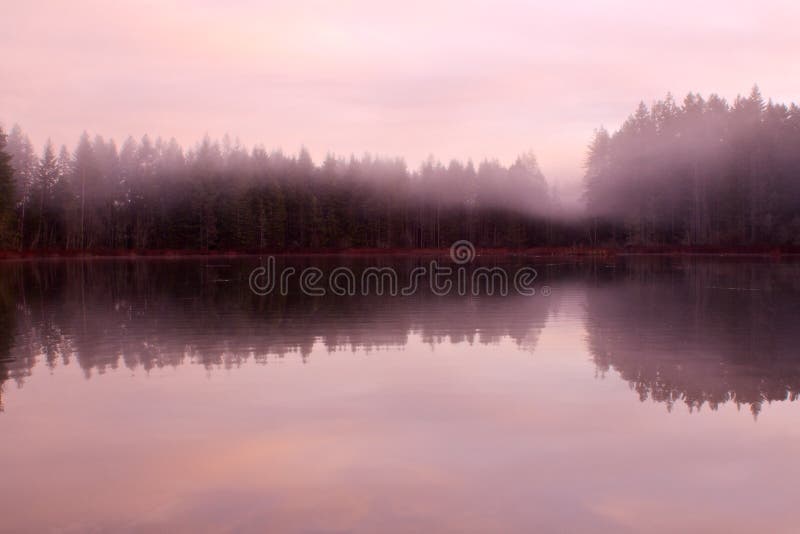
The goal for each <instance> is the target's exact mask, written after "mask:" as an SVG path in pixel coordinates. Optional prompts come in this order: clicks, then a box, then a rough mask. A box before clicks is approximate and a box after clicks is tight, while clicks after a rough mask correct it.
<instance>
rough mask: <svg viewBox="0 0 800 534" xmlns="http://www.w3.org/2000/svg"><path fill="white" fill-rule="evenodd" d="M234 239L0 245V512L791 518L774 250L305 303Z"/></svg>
mask: <svg viewBox="0 0 800 534" xmlns="http://www.w3.org/2000/svg"><path fill="white" fill-rule="evenodd" d="M286 261H288V262H298V263H300V264H310V263H312V262H316V263H319V262H323V263H325V262H328V263H329V264H330V265H337V264H341V263H342V262H349V264H352V265H353V266H354V268H356V269H357V268H360V267H363V266H364V265H367V264H380V265H392V266H395V267H398V268H399V269H405V270H408V269H410V268H411V267H413V265H414V264H415V261H416V260H412V259H403V260H398V259H390V258H358V259H350V260H345V259H342V258H327V259H325V258H316V259H294V260H286ZM258 262H259V260H258V259H256V258H252V259H227V258H225V259H219V258H215V259H209V260H175V259H172V260H165V259H158V260H93V261H76V260H70V261H55V260H54V261H35V262H6V263H2V264H0V381H2V393H0V402H1V403H2V409H3V412H2V413H0V436H2V439H0V517H2V518H3V519H2V521H1V522H0V530H2V531H8V532H42V531H48V530H50V531H58V532H92V531H107V530H113V531H122V532H142V531H144V532H149V531H170V532H205V531H208V532H251V531H252V532H263V531H274V532H500V531H505V532H514V531H516V532H532V531H537V530H559V531H592V532H625V531H631V532H638V531H643V530H645V531H662V532H667V531H673V530H683V531H696V532H702V531H708V530H717V531H720V530H726V531H729V532H752V531H754V530H757V529H758V530H768V531H772V532H796V531H797V529H798V528H800V525H798V522H799V521H798V516H797V512H796V504H795V495H796V481H797V480H798V477H800V460H798V458H797V451H798V450H799V449H800V403H797V402H794V401H795V400H796V399H797V395H798V392H800V355H798V351H797V346H798V342H800V330H799V329H798V328H797V325H798V319H800V277H799V276H798V275H800V264H797V263H791V262H781V263H777V262H770V261H766V260H709V259H683V260H677V259H664V258H640V259H620V260H616V261H610V262H591V263H587V262H582V263H576V262H568V261H553V260H546V261H545V260H536V261H523V260H508V263H509V265H507V266H506V267H509V268H510V267H513V266H514V265H517V264H520V265H521V264H527V265H534V266H535V267H536V268H537V270H538V271H539V274H540V281H541V283H546V284H547V285H548V286H549V287H550V288H552V293H551V294H550V295H549V296H543V295H541V294H537V295H536V296H534V297H522V296H519V295H517V296H512V295H509V296H507V297H501V296H497V295H495V296H486V295H483V296H478V297H472V296H471V297H458V296H451V297H436V296H434V295H432V294H430V293H427V292H420V293H419V294H417V295H414V296H412V297H389V296H383V297H381V296H376V295H372V296H358V297H334V296H327V297H323V298H313V297H307V296H303V295H301V294H298V293H296V292H295V293H292V294H290V295H288V296H280V295H270V296H267V297H259V296H257V295H254V294H253V293H252V292H251V291H250V289H249V287H248V283H247V277H248V274H249V272H250V271H251V270H252V269H253V267H255V266H256V265H258Z"/></svg>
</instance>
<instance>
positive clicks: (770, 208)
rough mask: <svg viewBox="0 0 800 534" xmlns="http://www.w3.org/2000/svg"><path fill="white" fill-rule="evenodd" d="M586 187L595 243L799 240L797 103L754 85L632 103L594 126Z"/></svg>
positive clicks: (790, 242)
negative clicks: (604, 124) (630, 110)
mask: <svg viewBox="0 0 800 534" xmlns="http://www.w3.org/2000/svg"><path fill="white" fill-rule="evenodd" d="M585 188H586V189H585V190H586V196H585V199H586V205H587V214H588V216H589V218H590V220H589V223H588V235H589V240H590V242H591V243H593V244H594V243H616V244H629V243H630V244H681V245H723V246H725V245H734V246H742V245H745V246H746V245H759V244H774V245H797V244H800V108H799V107H798V106H797V105H796V104H792V105H791V106H786V105H783V104H775V103H773V102H772V101H769V102H764V99H763V98H762V96H761V94H760V92H759V90H758V88H757V87H754V88H753V90H752V92H751V93H750V95H749V96H748V97H746V98H745V97H738V98H737V99H736V100H735V102H734V103H733V105H732V106H731V105H729V104H728V103H727V102H726V101H725V100H723V99H722V98H720V97H719V96H716V95H711V96H710V97H708V99H704V98H702V97H701V96H700V95H697V94H689V95H688V96H687V97H686V98H685V99H684V100H683V103H682V104H681V105H678V104H676V102H675V101H674V100H673V98H672V97H671V96H669V95H668V96H667V98H666V99H664V100H662V101H659V102H656V103H655V104H653V105H652V106H651V107H650V108H648V107H647V106H645V105H644V104H640V106H639V108H638V109H637V110H636V112H635V113H634V114H633V115H632V116H631V117H630V118H628V120H627V121H626V122H625V123H624V124H623V125H622V127H621V128H620V129H619V130H618V131H616V132H614V133H613V134H609V133H608V132H607V131H606V130H603V129H600V130H599V131H597V132H596V135H595V138H594V141H593V142H592V144H591V146H590V149H589V155H588V161H587V172H586V176H585Z"/></svg>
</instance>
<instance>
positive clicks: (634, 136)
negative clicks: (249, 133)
mask: <svg viewBox="0 0 800 534" xmlns="http://www.w3.org/2000/svg"><path fill="white" fill-rule="evenodd" d="M0 142H2V143H3V144H2V145H0V247H2V248H11V247H15V248H20V249H23V250H54V249H69V250H97V249H123V250H126V249H127V250H144V249H194V250H203V251H207V250H208V251H210V250H299V249H304V250H308V249H342V248H433V247H436V248H438V247H447V246H449V244H450V243H451V242H453V241H455V240H459V239H469V240H471V241H472V242H473V243H475V244H476V245H478V246H485V247H511V248H516V247H531V246H541V245H570V246H572V245H610V246H624V245H648V246H649V245H668V246H676V245H677V246H709V245H711V246H751V245H759V246H763V245H767V246H783V245H794V246H797V245H800V108H798V106H797V105H796V104H792V105H790V106H786V105H783V104H775V103H773V102H772V101H768V102H765V101H764V98H763V97H762V96H761V93H760V92H759V91H758V88H753V90H752V92H751V93H750V95H749V96H747V97H738V98H737V99H736V100H735V102H734V103H733V105H729V104H728V103H727V102H726V101H725V100H723V99H722V98H720V97H718V96H716V95H711V96H710V97H708V98H707V99H705V98H703V97H701V96H700V95H697V94H689V95H687V96H686V98H684V100H683V102H682V103H680V104H678V103H676V102H675V100H674V99H673V98H672V96H670V95H667V97H666V98H665V99H664V100H661V101H658V102H655V103H654V104H653V105H651V106H650V107H648V106H646V105H645V104H644V103H642V104H640V105H639V106H638V108H637V109H636V111H635V112H634V113H633V114H632V115H631V116H630V117H629V118H628V119H627V120H626V121H625V123H624V124H623V125H622V126H621V127H620V128H619V130H617V131H615V132H613V133H610V132H608V131H607V130H605V129H602V128H601V129H599V130H598V131H597V132H596V133H595V137H594V140H593V141H592V143H591V145H590V146H589V150H588V155H587V160H586V174H585V176H584V191H585V196H584V199H585V204H586V211H585V213H584V214H581V215H575V214H573V216H572V217H571V218H570V219H567V218H566V217H565V215H564V213H562V211H561V209H560V208H559V203H558V199H557V198H556V196H555V195H554V194H552V193H551V190H550V188H549V187H548V184H547V180H546V179H545V177H544V175H543V174H542V172H541V170H540V168H539V165H538V163H537V160H536V158H535V156H534V155H533V154H532V153H526V154H522V155H521V156H519V158H517V160H516V161H515V162H513V163H512V164H511V165H510V166H504V165H502V164H500V163H499V162H498V161H496V160H486V161H483V162H481V163H480V164H478V165H477V167H476V166H475V165H473V163H472V162H467V163H463V162H459V161H452V162H450V163H449V164H447V165H443V164H442V163H440V162H438V161H436V160H434V159H433V158H429V159H428V160H427V161H425V162H424V163H423V164H422V165H421V166H420V167H419V168H418V169H417V170H409V169H408V168H407V166H406V164H405V162H404V161H403V160H401V159H390V158H375V157H372V156H370V155H365V156H363V157H361V158H356V157H352V156H351V157H350V158H349V159H346V158H340V157H336V156H333V155H329V156H327V157H326V158H325V159H324V160H323V161H322V162H321V163H319V164H317V163H315V162H314V161H312V158H311V156H310V155H309V153H308V151H306V150H305V149H303V150H301V151H300V152H299V153H298V154H297V155H286V154H283V153H282V152H280V151H273V152H267V151H266V150H265V149H263V148H261V147H255V148H253V149H251V150H248V149H246V148H244V147H243V146H241V145H240V144H239V143H238V141H232V140H231V139H230V138H229V137H227V136H226V137H225V138H224V139H223V141H222V142H217V141H214V140H212V139H210V138H209V137H206V138H204V139H203V140H202V141H201V142H200V143H198V144H197V145H196V146H195V147H193V148H192V149H190V150H184V149H183V148H182V147H181V146H180V145H179V144H178V143H177V142H176V141H175V140H170V141H164V140H163V139H161V138H158V139H155V140H153V139H151V138H150V137H148V136H144V137H143V138H142V139H141V140H139V141H136V140H134V139H132V138H128V139H126V140H125V141H124V142H123V143H122V145H120V146H117V144H116V143H115V142H114V141H113V140H107V139H104V138H103V137H101V136H95V137H91V136H90V135H89V134H88V133H84V134H83V135H82V136H81V137H80V139H79V141H78V144H77V146H76V148H75V149H74V150H73V151H72V152H70V151H69V150H67V148H65V147H62V148H61V150H60V151H59V152H58V155H56V150H55V148H54V147H53V146H52V144H51V143H50V142H49V141H48V143H47V145H46V146H45V147H44V149H43V150H42V152H41V156H37V155H36V151H35V150H34V148H33V145H32V144H31V142H30V140H29V139H28V137H27V136H26V135H25V134H24V133H23V132H22V130H21V129H20V128H19V127H18V126H15V127H14V128H13V129H12V130H11V133H10V135H9V136H8V142H7V146H5V145H6V143H5V137H3V138H2V140H0ZM9 158H10V165H11V166H10V167H9ZM12 167H13V170H12Z"/></svg>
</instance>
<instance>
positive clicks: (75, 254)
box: [0, 246, 800, 261]
mask: <svg viewBox="0 0 800 534" xmlns="http://www.w3.org/2000/svg"><path fill="white" fill-rule="evenodd" d="M476 252H477V256H484V257H503V256H508V257H511V256H517V257H518V256H531V257H560V258H583V259H587V258H597V259H610V258H615V257H617V256H623V257H625V256H665V257H679V256H714V257H762V258H774V259H776V258H781V257H794V256H800V246H784V247H768V246H747V247H716V246H684V247H674V246H663V247H662V246H631V247H526V248H480V247H476ZM449 254H450V248H449V247H445V248H408V249H403V248H347V249H308V250H307V249H293V250H286V249H283V250H272V249H242V250H194V249H185V250H172V249H170V250H163V249H152V250H127V249H91V250H26V251H15V250H0V261H2V260H26V259H140V258H141V259H147V258H164V259H180V258H216V257H228V258H230V257H246V256H278V257H292V256H398V257H414V256H416V257H420V256H422V257H426V256H428V257H434V256H448V255H449Z"/></svg>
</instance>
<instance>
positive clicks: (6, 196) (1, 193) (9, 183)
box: [0, 127, 14, 248]
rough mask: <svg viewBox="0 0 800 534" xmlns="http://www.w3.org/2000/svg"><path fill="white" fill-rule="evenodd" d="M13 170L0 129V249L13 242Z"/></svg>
mask: <svg viewBox="0 0 800 534" xmlns="http://www.w3.org/2000/svg"><path fill="white" fill-rule="evenodd" d="M13 199H14V168H13V167H12V166H11V155H10V154H9V153H8V152H7V151H6V133H5V132H4V131H3V129H2V127H0V248H8V247H9V246H11V244H12V243H13V241H14V230H13V227H14V224H13V221H14V200H13Z"/></svg>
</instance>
